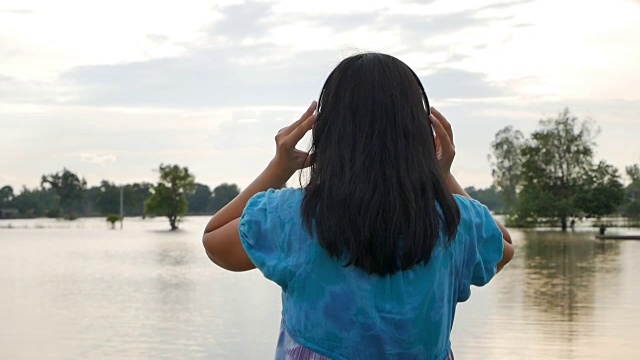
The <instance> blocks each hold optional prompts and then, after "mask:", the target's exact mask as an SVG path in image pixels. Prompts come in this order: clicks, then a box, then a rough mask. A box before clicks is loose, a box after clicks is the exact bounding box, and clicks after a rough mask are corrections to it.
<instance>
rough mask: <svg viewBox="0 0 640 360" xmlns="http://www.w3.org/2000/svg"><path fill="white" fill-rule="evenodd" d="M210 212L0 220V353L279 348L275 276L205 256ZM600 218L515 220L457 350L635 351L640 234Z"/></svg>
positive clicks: (199, 355) (205, 354)
mask: <svg viewBox="0 0 640 360" xmlns="http://www.w3.org/2000/svg"><path fill="white" fill-rule="evenodd" d="M206 221H207V218H206V217H190V218H187V219H186V221H184V222H183V223H182V225H181V230H180V231H177V232H173V233H172V232H168V231H166V229H167V228H168V222H167V221H166V220H164V219H151V220H149V219H148V220H144V221H143V220H140V219H126V220H125V224H124V229H123V230H119V229H116V230H109V229H108V227H107V225H106V223H105V222H104V221H103V220H102V219H80V220H77V221H73V222H65V221H56V220H45V219H38V220H12V221H9V220H2V221H0V358H1V359H79V358H85V359H122V358H136V359H151V358H153V359H159V358H164V359H203V358H211V359H269V358H273V352H274V348H275V342H276V339H277V335H278V329H279V323H280V309H281V307H280V292H279V289H278V288H277V287H276V286H275V285H273V284H271V283H270V282H268V281H267V280H265V279H264V278H263V277H262V275H261V274H260V273H259V272H258V271H250V272H246V273H230V272H225V271H223V270H220V269H219V268H217V267H215V266H214V265H213V264H211V263H210V262H209V260H208V259H207V257H206V256H205V254H204V250H203V248H202V245H201V241H200V239H201V231H202V229H203V228H204V225H205V223H206ZM594 231H595V229H583V230H582V231H577V232H575V233H567V234H562V233H560V232H555V231H519V230H512V235H513V238H514V246H515V247H516V257H515V258H514V259H513V261H512V262H511V264H509V266H508V267H507V268H505V270H504V271H503V272H502V273H500V274H498V276H497V277H496V278H494V279H493V280H492V282H491V283H490V284H489V285H487V286H486V287H484V288H474V289H473V292H472V296H471V299H470V300H469V301H468V302H466V303H463V304H460V305H459V306H458V311H457V315H456V319H455V324H454V330H453V335H452V343H453V350H454V353H455V355H456V358H457V359H514V358H517V359H638V358H640V281H639V276H640V241H606V242H601V241H595V240H593V235H594ZM616 231H617V232H626V233H634V232H635V233H639V232H640V229H636V230H624V229H609V231H608V233H614V232H616Z"/></svg>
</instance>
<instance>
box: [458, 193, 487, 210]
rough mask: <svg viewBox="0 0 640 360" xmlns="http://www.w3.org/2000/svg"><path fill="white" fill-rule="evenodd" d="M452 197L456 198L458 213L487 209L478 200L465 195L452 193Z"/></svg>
mask: <svg viewBox="0 0 640 360" xmlns="http://www.w3.org/2000/svg"><path fill="white" fill-rule="evenodd" d="M453 198H454V199H455V200H456V203H457V204H458V207H459V208H460V213H462V214H464V213H473V212H477V211H483V212H484V211H485V210H486V211H489V209H488V208H487V207H486V206H484V205H483V204H482V203H480V202H479V201H478V200H475V199H471V198H468V197H466V196H462V195H458V194H453Z"/></svg>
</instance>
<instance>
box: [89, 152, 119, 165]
mask: <svg viewBox="0 0 640 360" xmlns="http://www.w3.org/2000/svg"><path fill="white" fill-rule="evenodd" d="M117 159H118V158H117V157H116V156H115V155H113V154H94V153H82V154H80V160H81V161H82V162H83V163H89V164H99V165H103V164H108V163H113V162H116V160H117Z"/></svg>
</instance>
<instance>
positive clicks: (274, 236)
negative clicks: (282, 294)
mask: <svg viewBox="0 0 640 360" xmlns="http://www.w3.org/2000/svg"><path fill="white" fill-rule="evenodd" d="M293 190H294V189H286V190H273V189H270V190H268V191H266V192H261V193H258V194H256V195H254V196H253V197H252V198H251V199H249V201H248V202H247V205H246V206H245V209H244V212H243V213H242V217H241V218H240V225H239V230H240V240H241V242H242V246H243V247H244V249H245V251H246V252H247V255H248V256H249V259H251V262H253V264H254V265H255V266H256V267H257V268H258V269H259V270H260V271H261V272H262V273H263V274H264V276H265V277H266V278H267V279H269V280H271V281H273V282H275V283H277V284H278V285H280V287H282V289H283V290H286V288H287V285H288V283H289V282H290V280H291V279H292V278H293V276H294V275H295V273H296V267H295V264H296V263H299V260H300V253H299V252H298V251H296V249H294V247H295V241H292V237H294V236H295V235H294V233H297V232H299V229H297V227H298V226H296V224H297V222H299V220H298V219H299V218H300V215H299V213H300V210H299V209H300V208H299V201H295V199H293V198H292V196H291V195H293ZM296 203H297V204H298V205H297V211H296V209H295V208H296Z"/></svg>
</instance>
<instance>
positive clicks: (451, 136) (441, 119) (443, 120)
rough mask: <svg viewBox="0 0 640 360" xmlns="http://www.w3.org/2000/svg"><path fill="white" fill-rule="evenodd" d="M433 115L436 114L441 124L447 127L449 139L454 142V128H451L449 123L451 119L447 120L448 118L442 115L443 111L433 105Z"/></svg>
mask: <svg viewBox="0 0 640 360" xmlns="http://www.w3.org/2000/svg"><path fill="white" fill-rule="evenodd" d="M431 115H432V116H434V117H435V118H436V119H437V120H438V121H439V122H440V124H442V127H443V128H444V129H445V131H446V133H447V135H448V136H449V140H450V141H451V143H452V144H453V130H452V129H451V124H450V123H449V121H447V118H445V117H444V115H442V113H441V112H440V111H438V109H436V108H435V107H433V106H432V107H431Z"/></svg>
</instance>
